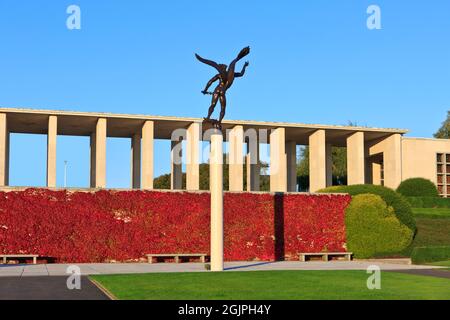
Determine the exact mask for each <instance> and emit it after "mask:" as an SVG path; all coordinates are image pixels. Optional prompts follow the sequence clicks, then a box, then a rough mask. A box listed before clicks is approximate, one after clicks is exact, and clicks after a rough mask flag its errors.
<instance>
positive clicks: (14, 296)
mask: <svg viewBox="0 0 450 320" xmlns="http://www.w3.org/2000/svg"><path fill="white" fill-rule="evenodd" d="M66 281H67V277H61V276H58V277H2V278H0V300H109V298H108V297H107V296H106V295H105V294H104V293H103V292H102V291H101V290H100V289H99V288H97V287H96V286H95V285H94V284H93V283H92V282H91V281H89V279H88V278H87V277H82V278H81V287H80V289H79V290H76V289H74V290H69V289H68V288H67V285H66Z"/></svg>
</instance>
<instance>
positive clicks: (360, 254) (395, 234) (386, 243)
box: [345, 194, 413, 258]
mask: <svg viewBox="0 0 450 320" xmlns="http://www.w3.org/2000/svg"><path fill="white" fill-rule="evenodd" d="M345 226H346V234H347V249H348V250H349V251H351V252H353V254H354V255H355V257H356V258H371V257H373V256H375V255H377V254H390V253H396V252H400V251H402V250H403V249H405V248H406V247H408V246H409V244H410V243H411V241H412V238H413V232H412V231H411V230H410V229H409V228H408V227H407V226H405V225H404V224H402V223H401V222H400V221H399V220H398V219H397V217H396V216H395V213H394V209H393V208H392V207H390V206H387V205H386V202H384V201H383V199H382V198H381V197H380V196H377V195H374V194H360V195H357V196H355V197H354V198H353V200H352V202H351V203H350V205H349V206H348V208H347V209H346V214H345Z"/></svg>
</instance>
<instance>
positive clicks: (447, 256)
mask: <svg viewBox="0 0 450 320" xmlns="http://www.w3.org/2000/svg"><path fill="white" fill-rule="evenodd" d="M411 260H412V262H413V263H414V264H421V263H429V262H439V261H447V260H450V246H432V247H416V248H414V249H413V251H412V253H411Z"/></svg>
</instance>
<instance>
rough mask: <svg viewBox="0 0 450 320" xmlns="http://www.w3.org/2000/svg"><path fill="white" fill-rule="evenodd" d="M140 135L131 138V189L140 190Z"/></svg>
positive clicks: (136, 134)
mask: <svg viewBox="0 0 450 320" xmlns="http://www.w3.org/2000/svg"><path fill="white" fill-rule="evenodd" d="M141 136H142V135H141V133H135V134H133V136H132V137H131V187H132V188H133V189H140V188H141Z"/></svg>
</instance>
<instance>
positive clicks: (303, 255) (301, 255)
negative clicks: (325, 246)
mask: <svg viewBox="0 0 450 320" xmlns="http://www.w3.org/2000/svg"><path fill="white" fill-rule="evenodd" d="M352 254H353V253H352V252H312V253H311V252H308V253H303V252H301V253H299V254H298V255H299V258H300V261H301V262H305V261H306V257H309V256H315V257H317V256H320V257H322V260H323V261H328V260H329V257H330V256H335V257H344V258H345V260H347V261H350V260H352Z"/></svg>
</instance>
